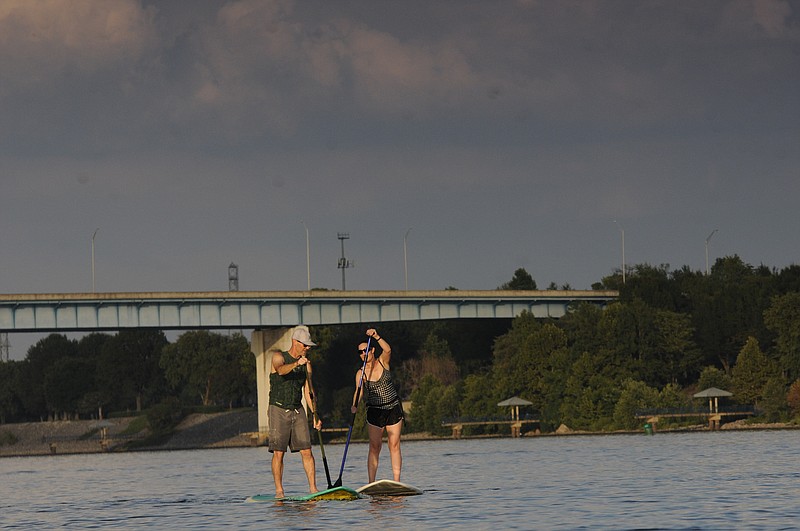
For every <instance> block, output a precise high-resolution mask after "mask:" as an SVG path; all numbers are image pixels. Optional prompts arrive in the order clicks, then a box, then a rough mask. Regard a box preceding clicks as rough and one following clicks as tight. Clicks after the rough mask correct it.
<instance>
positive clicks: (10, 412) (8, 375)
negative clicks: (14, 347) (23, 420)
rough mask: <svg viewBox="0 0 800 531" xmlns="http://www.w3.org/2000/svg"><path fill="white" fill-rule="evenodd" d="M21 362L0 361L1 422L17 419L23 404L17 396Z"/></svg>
mask: <svg viewBox="0 0 800 531" xmlns="http://www.w3.org/2000/svg"><path fill="white" fill-rule="evenodd" d="M20 364H21V362H18V361H6V362H0V424H5V423H6V422H8V421H12V420H15V419H16V418H17V415H18V414H19V413H20V410H21V404H20V402H19V398H18V397H17V393H16V388H17V378H18V377H19V369H20Z"/></svg>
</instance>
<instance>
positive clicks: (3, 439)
mask: <svg viewBox="0 0 800 531" xmlns="http://www.w3.org/2000/svg"><path fill="white" fill-rule="evenodd" d="M18 440H19V439H17V436H16V435H14V434H13V433H11V432H10V431H0V446H5V445H8V446H11V445H12V444H16V443H17V441H18Z"/></svg>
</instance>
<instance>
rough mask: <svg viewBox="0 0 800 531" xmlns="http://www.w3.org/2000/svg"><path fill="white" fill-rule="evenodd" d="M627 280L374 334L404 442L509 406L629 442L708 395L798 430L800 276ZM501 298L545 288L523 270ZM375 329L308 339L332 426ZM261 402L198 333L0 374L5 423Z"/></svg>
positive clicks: (129, 341)
mask: <svg viewBox="0 0 800 531" xmlns="http://www.w3.org/2000/svg"><path fill="white" fill-rule="evenodd" d="M624 280H625V281H624V282H623V276H622V274H621V271H619V270H617V271H614V272H613V273H612V274H611V275H609V276H608V277H605V278H603V279H602V280H601V281H600V282H598V283H596V284H594V285H593V286H592V288H593V289H604V290H605V289H612V290H618V291H619V293H620V297H619V300H618V301H616V302H614V303H612V304H610V305H608V306H607V307H606V308H605V309H601V308H599V307H597V306H594V305H591V304H589V303H582V304H577V305H575V306H573V307H571V308H570V310H569V312H568V313H567V315H566V316H564V317H563V318H561V319H536V318H534V317H533V316H532V315H531V314H529V313H524V314H522V315H520V316H518V317H517V318H515V319H513V320H511V319H495V320H482V319H476V320H453V321H436V322H434V321H431V322H415V323H380V324H378V325H376V326H377V327H378V329H379V330H380V334H381V336H383V337H385V338H386V339H387V340H388V341H389V342H390V344H391V345H392V350H393V365H392V372H393V375H394V377H395V380H396V382H397V383H398V387H399V389H400V392H401V395H402V396H403V398H404V399H405V400H407V401H410V403H411V404H412V407H411V408H410V411H409V412H408V419H407V430H411V431H427V432H431V433H435V434H440V433H444V432H443V430H442V427H441V422H442V420H443V419H445V418H450V417H496V416H497V415H498V414H501V413H503V411H501V410H500V409H499V408H498V407H497V403H498V402H499V401H501V400H504V399H506V398H509V397H511V396H519V397H522V398H524V399H527V400H529V401H531V402H532V403H533V405H532V406H531V407H530V410H531V411H535V412H536V415H537V416H538V417H539V418H540V419H541V428H542V430H543V431H548V430H553V429H555V428H557V427H558V426H559V425H561V424H566V425H567V426H569V427H570V428H573V429H586V430H612V429H630V428H634V427H636V425H637V423H638V421H636V419H635V417H634V412H635V411H636V410H637V409H645V408H664V407H687V406H690V405H692V403H693V400H692V398H691V395H692V394H693V393H694V392H696V391H698V390H702V389H705V388H707V387H720V388H723V389H726V390H729V391H731V392H732V393H734V396H733V397H732V400H733V401H734V402H735V403H743V404H754V405H757V406H758V407H759V411H761V412H762V415H763V418H766V419H769V420H781V421H788V420H790V419H795V420H797V419H798V414H799V412H800V266H795V265H792V266H789V267H787V268H784V269H782V270H776V269H770V268H768V267H766V266H764V265H761V266H757V267H754V266H751V265H749V264H746V263H744V262H743V261H742V260H741V259H740V258H739V257H737V256H731V257H725V258H720V259H718V260H717V261H716V262H715V264H714V265H713V267H712V268H711V270H710V272H709V274H708V275H706V274H705V273H704V272H700V271H692V270H691V269H690V268H688V267H687V266H684V267H683V268H681V269H678V270H670V268H669V266H666V265H661V266H652V265H648V264H640V265H636V266H633V267H631V268H630V269H629V270H627V271H626V275H625V279H624ZM498 289H536V282H535V280H534V279H533V277H532V275H530V274H529V273H528V272H527V271H526V270H525V269H518V270H517V271H515V272H514V276H513V277H512V279H511V280H510V281H509V282H507V283H505V284H503V285H501V286H499V287H498ZM548 289H556V286H555V285H553V284H551V285H550V286H549V287H548ZM561 289H568V286H562V288H561ZM371 325H373V324H372V323H369V324H367V323H365V324H362V325H340V326H324V327H323V326H319V327H313V328H312V336H313V337H314V340H315V341H316V342H317V343H318V345H319V346H318V347H317V348H315V349H313V350H312V351H311V353H310V354H309V357H310V359H311V360H312V362H313V364H314V379H315V381H314V385H315V388H316V391H317V395H318V402H319V407H320V410H321V413H322V417H323V420H324V422H325V423H327V425H329V426H332V425H346V424H347V423H348V422H349V420H350V412H349V405H350V401H351V399H352V393H353V385H354V375H355V372H356V371H357V370H358V369H359V368H360V363H361V362H360V359H359V357H358V353H357V352H356V345H358V343H359V342H360V341H362V340H363V338H364V331H365V330H366V327H367V326H371ZM255 389H256V382H255V362H254V357H253V355H252V354H251V352H250V346H249V343H248V340H247V339H246V338H245V337H244V336H242V335H241V334H232V335H229V334H219V333H214V332H208V331H192V332H186V333H184V334H182V335H181V336H179V337H178V339H177V340H176V341H175V342H174V343H170V342H169V341H167V339H166V337H165V335H164V334H163V333H162V332H160V331H155V330H126V331H121V332H119V333H118V334H115V335H110V334H102V333H95V334H89V335H87V336H84V337H83V338H81V339H80V340H70V339H67V338H66V337H65V336H63V335H60V334H51V335H50V336H48V337H46V338H44V339H42V340H41V341H39V342H38V343H37V344H36V345H34V346H32V347H31V348H30V349H29V351H28V353H27V356H26V358H25V360H23V361H16V362H14V361H12V362H6V363H2V364H0V422H19V421H28V420H45V419H54V418H75V417H76V416H80V417H83V418H91V417H96V416H99V415H102V414H103V411H106V412H113V413H115V414H129V413H132V412H136V411H142V410H143V409H147V408H150V407H153V406H155V405H157V404H161V403H164V402H165V401H169V403H179V404H182V405H187V406H191V405H212V404H213V405H217V406H220V407H254V405H255V400H256V398H255V397H256V392H255ZM360 425H361V423H360V422H359V423H358V424H357V426H359V428H357V430H358V429H360ZM488 430H489V431H491V428H488ZM356 433H358V432H357V431H356Z"/></svg>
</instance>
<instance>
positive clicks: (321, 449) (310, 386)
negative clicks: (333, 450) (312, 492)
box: [306, 370, 333, 489]
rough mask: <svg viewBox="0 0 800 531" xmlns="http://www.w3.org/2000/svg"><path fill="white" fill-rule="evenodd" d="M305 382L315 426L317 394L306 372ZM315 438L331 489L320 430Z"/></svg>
mask: <svg viewBox="0 0 800 531" xmlns="http://www.w3.org/2000/svg"><path fill="white" fill-rule="evenodd" d="M306 381H307V382H308V390H309V393H310V394H311V402H312V404H313V405H314V419H313V421H314V424H315V425H316V423H317V420H319V416H318V415H317V411H319V410H318V409H317V393H316V392H315V391H314V384H312V383H311V374H309V372H308V371H307V370H306ZM317 437H318V438H319V451H320V452H321V453H322V464H323V465H324V466H325V477H326V478H327V479H328V488H329V489H331V488H333V485H331V473H330V471H329V470H328V458H327V457H325V446H324V445H323V444H322V430H317Z"/></svg>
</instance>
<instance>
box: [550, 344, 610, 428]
mask: <svg viewBox="0 0 800 531" xmlns="http://www.w3.org/2000/svg"><path fill="white" fill-rule="evenodd" d="M598 361H599V360H598V358H596V357H594V356H591V355H590V354H589V353H588V352H584V353H583V354H582V355H581V356H580V357H579V358H578V359H577V361H575V363H574V364H573V366H572V368H571V370H570V376H569V377H568V378H567V381H566V385H565V389H564V401H563V402H562V403H561V407H560V413H561V420H562V422H563V423H565V424H566V425H567V426H569V427H570V428H573V429H579V430H603V429H605V428H608V427H610V426H612V425H613V416H614V405H615V404H616V403H617V401H618V400H619V395H620V390H619V387H618V385H617V384H616V382H615V381H614V380H613V379H611V378H609V377H607V376H605V375H604V374H603V371H602V370H601V366H600V364H599V363H598Z"/></svg>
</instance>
